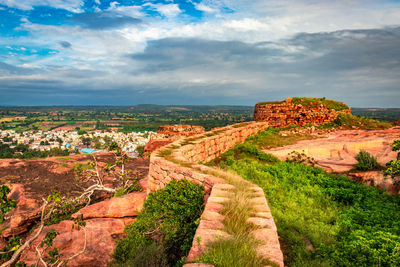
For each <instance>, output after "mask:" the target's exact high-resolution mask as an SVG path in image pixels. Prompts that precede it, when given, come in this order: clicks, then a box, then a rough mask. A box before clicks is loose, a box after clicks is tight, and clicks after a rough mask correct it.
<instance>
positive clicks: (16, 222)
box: [0, 184, 42, 237]
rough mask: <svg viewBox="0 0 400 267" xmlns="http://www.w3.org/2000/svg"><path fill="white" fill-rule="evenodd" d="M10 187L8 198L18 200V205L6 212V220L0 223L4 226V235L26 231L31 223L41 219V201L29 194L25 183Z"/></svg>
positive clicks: (8, 235) (2, 233) (2, 234)
mask: <svg viewBox="0 0 400 267" xmlns="http://www.w3.org/2000/svg"><path fill="white" fill-rule="evenodd" d="M10 188H11V192H10V193H9V194H8V198H9V199H13V200H15V201H17V206H16V207H15V208H14V209H12V210H11V211H10V212H8V213H7V214H6V216H5V221H4V222H3V223H2V225H0V227H1V228H4V230H3V231H2V232H1V236H2V237H10V236H13V235H18V234H21V233H24V232H26V231H27V230H28V228H29V227H30V225H31V224H32V223H33V222H35V221H36V220H38V219H39V217H40V212H41V210H40V207H41V205H42V203H41V201H39V200H37V199H34V198H32V197H31V196H29V194H27V193H26V191H25V188H24V186H23V185H21V184H14V185H11V186H10Z"/></svg>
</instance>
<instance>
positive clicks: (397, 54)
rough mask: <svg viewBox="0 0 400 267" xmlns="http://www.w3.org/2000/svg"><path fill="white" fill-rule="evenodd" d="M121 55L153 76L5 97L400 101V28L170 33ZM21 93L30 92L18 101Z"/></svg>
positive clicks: (1, 85) (131, 70)
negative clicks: (281, 35)
mask: <svg viewBox="0 0 400 267" xmlns="http://www.w3.org/2000/svg"><path fill="white" fill-rule="evenodd" d="M93 19H94V18H93ZM87 21H91V20H90V19H89V20H87ZM87 21H86V23H87V24H86V25H87V26H88V27H91V26H90V23H91V22H87ZM61 45H62V44H61ZM121 60H124V61H126V62H127V66H126V67H124V68H120V69H119V72H120V73H123V74H124V75H129V76H130V77H133V78H134V77H145V78H144V79H140V80H137V81H136V80H135V79H133V80H131V81H130V82H127V83H126V84H122V85H121V83H118V85H115V84H113V83H112V82H111V81H110V82H108V83H107V82H106V83H104V84H100V85H99V84H93V86H91V83H90V79H89V78H88V80H87V82H86V83H82V87H81V88H76V87H75V86H74V87H70V85H69V81H68V79H67V78H65V79H61V80H58V81H54V82H55V84H54V86H52V85H51V83H50V84H46V85H45V86H43V84H42V86H43V87H40V88H46V89H45V92H43V91H40V90H39V91H38V92H37V91H35V90H34V89H32V90H28V89H27V88H38V87H39V86H38V84H40V81H25V82H24V83H22V84H21V83H18V82H15V83H14V85H12V87H10V83H12V82H13V80H7V81H8V82H5V81H4V80H0V93H1V95H3V96H5V98H3V100H0V101H1V102H0V104H45V103H47V104H114V105H118V104H121V105H126V104H128V105H129V104H136V103H159V104H244V105H253V104H254V103H255V102H257V101H260V100H273V99H283V98H286V97H289V96H316V97H324V96H325V97H328V98H332V99H338V100H342V101H345V102H347V103H349V104H350V105H351V106H359V107H365V106H369V107H372V106H375V107H400V103H399V99H400V75H399V73H400V28H398V27H397V28H385V29H375V30H344V31H337V32H330V33H315V34H307V33H302V34H298V35H296V36H294V37H292V38H290V39H285V40H280V41H279V42H263V43H255V44H249V43H243V42H238V41H228V42H223V41H214V40H203V39H193V38H168V39H160V40H154V41H151V42H149V43H148V46H147V47H146V49H145V50H144V52H142V53H137V54H130V55H127V56H126V58H123V59H121ZM4 69H5V70H4ZM5 71H8V72H10V71H14V73H15V72H16V70H13V69H12V66H7V65H0V75H1V76H4V75H5V74H4V73H5ZM17 72H18V71H17ZM166 77H167V78H166ZM168 77H170V79H169V78H168ZM0 78H1V77H0ZM146 79H147V80H146ZM158 81H159V82H158ZM56 85H57V86H56ZM94 86H96V87H94ZM18 92H21V93H22V92H24V94H23V95H22V94H21V95H20V96H19V99H18V100H17V99H16V98H14V97H17V95H18V94H19V93H18ZM49 92H51V93H49ZM65 95H69V96H70V98H65V97H63V96H65ZM39 96H40V97H39ZM30 99H41V100H40V101H39V100H38V101H39V102H38V103H30V101H29V100H30Z"/></svg>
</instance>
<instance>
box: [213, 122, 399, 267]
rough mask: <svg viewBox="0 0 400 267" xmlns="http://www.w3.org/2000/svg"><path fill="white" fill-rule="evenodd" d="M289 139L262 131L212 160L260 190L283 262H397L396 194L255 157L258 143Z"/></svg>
mask: <svg viewBox="0 0 400 267" xmlns="http://www.w3.org/2000/svg"><path fill="white" fill-rule="evenodd" d="M295 140H296V137H290V136H288V139H286V138H281V137H279V129H267V130H266V131H264V132H262V133H261V134H259V135H257V136H255V137H251V138H248V139H247V140H246V142H245V143H244V144H241V145H238V146H236V147H235V148H233V149H231V150H229V151H227V152H226V153H224V154H222V155H221V157H220V161H219V162H212V163H213V164H214V165H218V164H219V166H222V167H224V168H225V169H227V170H230V171H234V172H236V173H238V174H239V175H241V176H242V177H243V178H245V179H247V180H249V181H250V182H252V183H255V184H257V185H258V186H260V187H261V188H262V189H263V190H264V192H265V195H266V197H267V199H268V202H269V205H270V208H271V211H272V214H273V217H274V220H275V223H276V225H277V228H278V234H279V237H280V242H281V248H282V250H283V253H284V256H285V265H287V266H400V196H392V195H387V194H386V193H385V192H383V191H382V190H379V189H377V188H375V187H367V186H364V185H362V184H361V183H357V182H355V181H353V180H351V179H350V178H348V177H346V176H343V175H336V174H329V173H327V172H325V171H323V170H322V169H319V168H314V167H310V166H306V165H303V164H296V163H290V162H281V161H273V160H270V161H265V160H262V157H261V158H260V157H259V156H257V155H258V154H261V153H262V152H261V151H260V150H259V148H260V147H275V146H279V145H283V144H286V143H287V142H289V143H290V142H293V141H295ZM240 146H242V147H247V148H250V149H239V148H238V147H240ZM221 250H223V248H221Z"/></svg>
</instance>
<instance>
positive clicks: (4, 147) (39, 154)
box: [0, 141, 70, 159]
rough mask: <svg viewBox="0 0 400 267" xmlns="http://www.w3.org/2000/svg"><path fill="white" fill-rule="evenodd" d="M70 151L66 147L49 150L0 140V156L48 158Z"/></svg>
mask: <svg viewBox="0 0 400 267" xmlns="http://www.w3.org/2000/svg"><path fill="white" fill-rule="evenodd" d="M69 154H70V152H69V151H68V150H66V149H61V148H52V149H50V150H48V151H40V150H38V149H30V148H29V146H28V145H25V144H17V145H15V146H11V145H9V144H4V143H2V142H1V141H0V158H2V159H4V158H19V159H32V158H47V157H49V156H68V155H69Z"/></svg>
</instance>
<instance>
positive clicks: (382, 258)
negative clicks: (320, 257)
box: [326, 230, 400, 266]
mask: <svg viewBox="0 0 400 267" xmlns="http://www.w3.org/2000/svg"><path fill="white" fill-rule="evenodd" d="M326 251H327V252H329V255H330V257H331V260H332V261H333V262H335V263H336V266H352V265H354V264H355V263H357V266H399V264H400V236H398V235H393V234H391V233H388V232H382V231H376V232H373V233H371V232H367V231H364V230H356V231H354V232H352V233H351V234H350V235H349V236H348V237H347V238H346V240H343V241H341V242H339V243H338V244H337V246H336V247H335V248H334V249H333V248H326Z"/></svg>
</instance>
